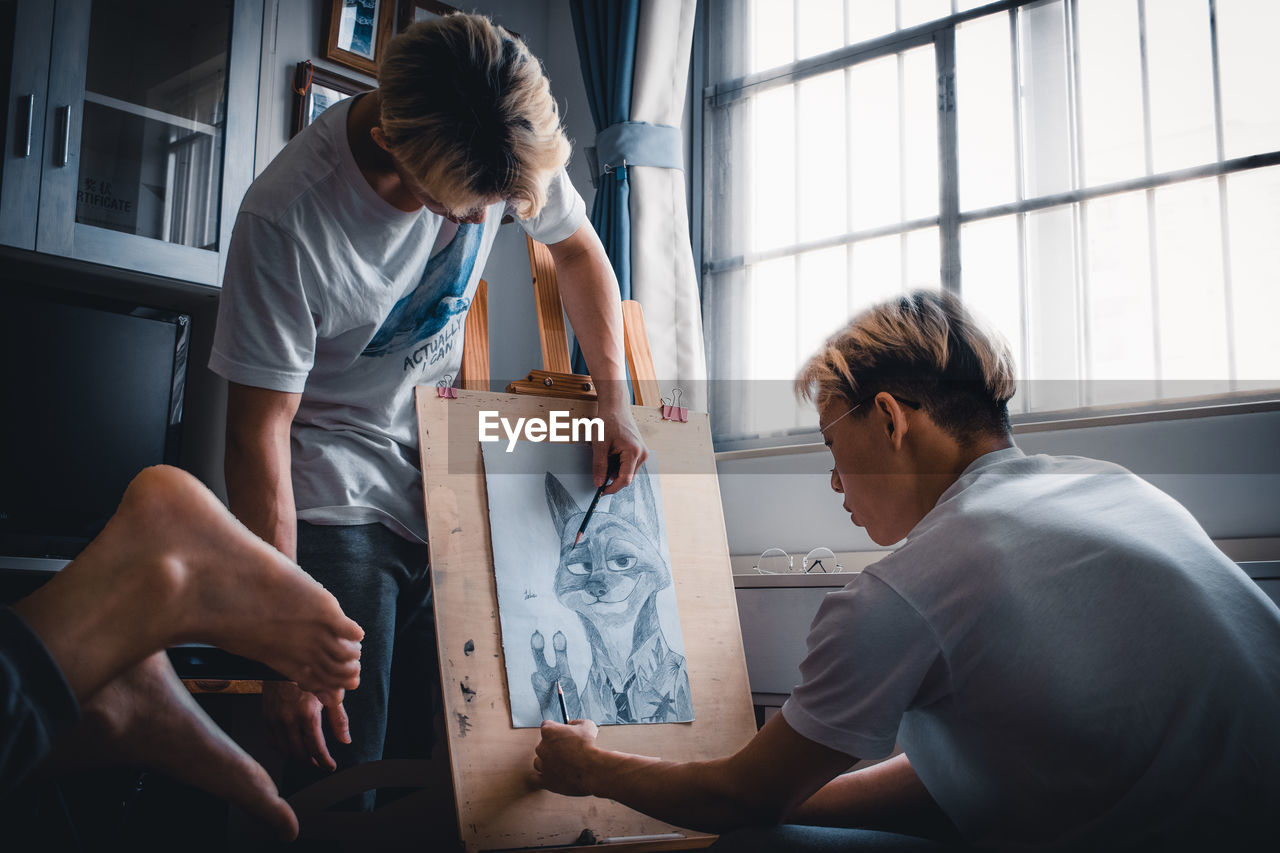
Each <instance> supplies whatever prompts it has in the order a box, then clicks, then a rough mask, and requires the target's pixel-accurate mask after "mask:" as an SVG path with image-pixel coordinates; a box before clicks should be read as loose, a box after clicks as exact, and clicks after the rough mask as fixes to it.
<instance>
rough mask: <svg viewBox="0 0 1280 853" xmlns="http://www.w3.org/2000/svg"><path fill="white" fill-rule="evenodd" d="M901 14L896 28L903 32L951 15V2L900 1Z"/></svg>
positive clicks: (935, 0)
mask: <svg viewBox="0 0 1280 853" xmlns="http://www.w3.org/2000/svg"><path fill="white" fill-rule="evenodd" d="M901 14H902V17H901V19H900V20H899V21H898V28H899V29H902V30H905V29H906V28H907V27H914V26H916V25H917V24H924V23H928V22H929V21H936V20H938V19H939V18H945V17H947V15H950V14H951V0H902V13H901Z"/></svg>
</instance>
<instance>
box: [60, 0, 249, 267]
mask: <svg viewBox="0 0 1280 853" xmlns="http://www.w3.org/2000/svg"><path fill="white" fill-rule="evenodd" d="M230 5H231V4H230V3H226V2H221V3H219V2H213V3H209V2H201V3H173V2H169V0H114V2H98V3H95V4H94V6H93V10H92V13H91V14H90V16H89V45H88V57H87V60H86V62H87V67H86V69H85V76H84V105H83V115H82V117H81V121H80V139H79V154H80V157H79V164H78V166H79V168H78V170H77V171H78V176H77V181H76V205H75V221H76V222H79V223H83V224H85V225H96V226H98V227H99V228H109V229H111V230H112V231H120V232H122V233H125V234H137V235H140V236H143V237H150V238H151V239H153V240H163V241H165V242H166V243H178V244H180V245H183V246H191V247H193V248H197V249H204V250H206V251H214V252H216V251H217V250H218V202H219V200H220V195H221V193H220V189H221V184H222V148H223V139H224V130H225V125H226V115H227V55H228V52H229V51H228V44H229V41H230V37H231V8H230Z"/></svg>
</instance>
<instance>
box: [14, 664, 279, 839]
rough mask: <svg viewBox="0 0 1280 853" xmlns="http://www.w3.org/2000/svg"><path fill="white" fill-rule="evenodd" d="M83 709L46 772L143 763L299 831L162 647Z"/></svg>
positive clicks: (266, 781) (272, 789)
mask: <svg viewBox="0 0 1280 853" xmlns="http://www.w3.org/2000/svg"><path fill="white" fill-rule="evenodd" d="M83 712H84V715H83V719H82V720H81V723H80V725H79V726H77V727H76V728H75V729H74V730H72V731H71V732H69V733H68V734H66V735H65V736H63V737H62V738H59V740H58V741H57V742H56V743H55V745H54V749H53V752H52V753H51V754H50V756H49V758H48V759H47V760H46V762H45V764H44V765H43V766H42V767H41V768H40V773H41V775H43V776H56V775H58V774H61V773H64V772H67V771H69V770H77V769H89V768H91V767H101V766H107V765H120V764H124V765H130V766H136V767H144V768H146V769H149V770H155V771H157V772H160V773H164V774H165V775H167V776H171V777H173V778H174V779H177V780H178V781H180V782H183V783H185V784H188V785H191V786H193V787H196V788H200V789H201V790H204V791H208V792H209V793H211V794H213V795H214V796H217V797H219V798H221V799H224V800H227V801H228V802H231V803H234V804H235V805H237V806H239V807H240V808H241V809H243V810H244V811H245V812H248V813H249V814H252V815H255V816H257V817H258V818H260V819H262V820H263V821H265V822H266V823H267V824H269V825H270V826H271V828H272V830H273V831H274V832H275V834H276V835H278V836H279V837H280V838H281V839H282V840H286V841H292V840H293V839H294V838H296V837H297V836H298V819H297V817H296V816H295V815H294V813H293V809H292V808H290V807H289V804H288V803H286V802H285V801H284V800H283V799H281V798H280V795H279V793H278V792H277V791H276V786H275V783H274V782H272V781H271V777H270V776H269V775H267V771H266V770H264V769H262V766H261V765H260V764H258V763H257V762H256V761H254V760H253V759H252V758H250V757H249V755H248V754H247V753H245V751H244V750H242V749H241V748H240V747H239V746H237V745H236V743H235V742H234V741H233V740H231V738H229V737H227V735H226V733H224V732H223V731H222V729H220V728H218V726H217V725H216V724H215V723H214V722H213V720H211V719H209V717H208V715H207V714H205V712H204V711H203V710H202V709H201V708H200V706H199V705H197V704H196V702H195V700H194V699H192V698H191V695H190V694H189V693H188V692H187V690H186V688H185V687H183V686H182V682H181V681H179V680H178V676H177V675H176V674H174V671H173V667H172V666H171V665H170V664H169V659H168V658H167V657H166V656H165V654H164V652H157V653H156V654H154V655H152V656H151V657H149V658H147V659H146V660H144V661H143V662H142V663H139V664H137V665H136V666H134V667H133V668H132V669H129V670H127V671H126V672H125V673H124V674H122V675H120V676H119V677H118V678H116V679H115V680H114V681H112V682H111V683H110V684H107V685H106V686H105V687H103V688H102V689H101V690H99V691H98V692H97V694H96V695H95V696H94V697H93V699H91V700H90V701H89V703H88V704H86V705H85V706H84V709H83Z"/></svg>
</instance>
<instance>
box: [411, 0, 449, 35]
mask: <svg viewBox="0 0 1280 853" xmlns="http://www.w3.org/2000/svg"><path fill="white" fill-rule="evenodd" d="M456 11H458V10H457V9H455V8H454V7H452V6H450V5H448V4H446V3H438V2H436V0H400V18H399V20H398V21H396V32H398V33H400V32H404V31H405V30H406V29H407V28H408V26H409V25H410V24H416V23H417V22H418V21H426V20H430V19H431V18H440V17H443V16H445V15H448V14H451V13H453V12H456Z"/></svg>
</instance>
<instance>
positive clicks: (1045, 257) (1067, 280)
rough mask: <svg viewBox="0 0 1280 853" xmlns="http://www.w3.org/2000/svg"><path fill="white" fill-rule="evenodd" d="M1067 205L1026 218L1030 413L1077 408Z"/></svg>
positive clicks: (1075, 311) (1076, 312) (1071, 228)
mask: <svg viewBox="0 0 1280 853" xmlns="http://www.w3.org/2000/svg"><path fill="white" fill-rule="evenodd" d="M1074 219H1075V213H1074V211H1073V210H1072V208H1071V206H1064V207H1054V208H1050V209H1048V210H1041V211H1037V212H1036V213H1029V214H1027V219H1026V241H1027V344H1028V355H1029V361H1028V364H1027V376H1028V378H1029V379H1031V380H1032V382H1031V383H1029V386H1030V387H1028V388H1027V406H1028V408H1029V410H1030V411H1033V412H1034V411H1054V410H1058V409H1070V408H1076V407H1077V406H1079V405H1081V403H1082V402H1083V401H1082V400H1081V399H1080V393H1079V392H1080V388H1079V386H1078V384H1077V383H1076V382H1075V381H1074V380H1077V379H1079V378H1080V347H1079V341H1080V322H1079V321H1080V305H1079V300H1078V296H1077V289H1076V253H1075V224H1074Z"/></svg>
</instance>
